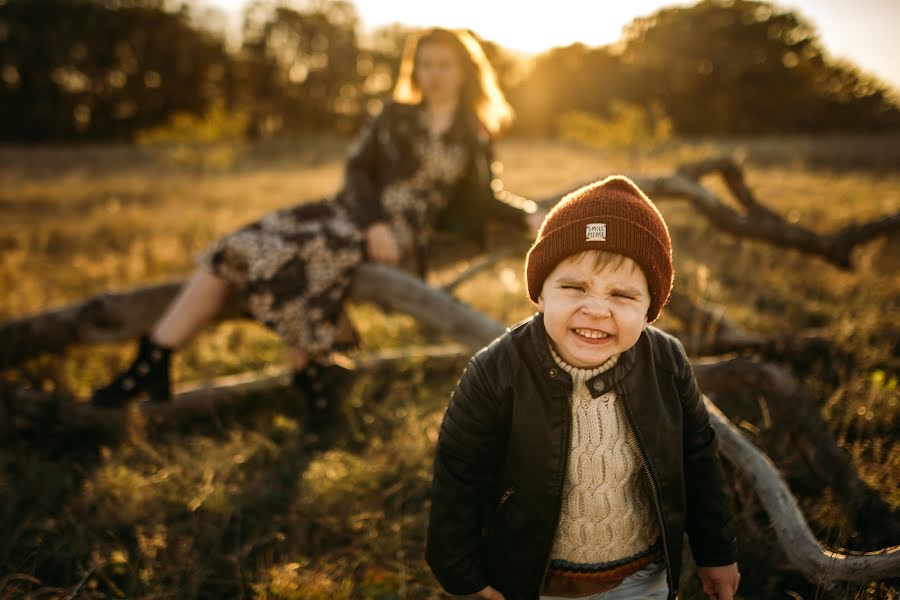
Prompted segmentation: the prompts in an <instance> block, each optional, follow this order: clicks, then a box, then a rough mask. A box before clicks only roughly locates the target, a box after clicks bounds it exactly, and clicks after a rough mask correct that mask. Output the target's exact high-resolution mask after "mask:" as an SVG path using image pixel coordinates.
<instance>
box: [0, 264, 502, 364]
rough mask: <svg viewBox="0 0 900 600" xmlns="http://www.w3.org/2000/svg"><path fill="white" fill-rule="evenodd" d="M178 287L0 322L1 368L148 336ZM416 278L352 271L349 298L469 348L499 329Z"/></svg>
mask: <svg viewBox="0 0 900 600" xmlns="http://www.w3.org/2000/svg"><path fill="white" fill-rule="evenodd" d="M180 286H181V283H179V282H170V283H163V284H159V285H155V286H149V287H144V288H137V289H133V290H130V291H126V292H117V293H109V294H101V295H99V296H95V297H93V298H89V299H87V300H85V301H84V302H81V303H78V304H73V305H71V306H67V307H64V308H61V309H56V310H50V311H46V312H42V313H38V314H36V315H31V316H28V317H23V318H20V319H14V320H12V321H6V322H4V323H0V339H2V340H3V344H2V355H0V369H3V368H10V367H14V366H16V365H19V364H22V363H23V362H25V361H26V360H28V359H30V358H32V357H34V356H37V355H39V354H42V353H48V354H61V353H63V352H65V350H66V349H67V348H69V347H70V346H74V345H80V344H97V343H112V342H125V341H128V340H131V339H134V338H136V337H138V336H139V335H140V334H141V333H144V332H146V331H148V330H149V329H150V328H151V327H152V326H153V324H154V323H155V322H156V321H157V320H158V319H159V317H160V316H161V315H162V313H163V311H164V310H165V309H166V307H167V306H168V304H169V303H170V302H171V301H172V299H173V298H174V297H175V295H176V294H177V293H178V290H179V288H180ZM434 291H435V290H434V288H431V287H429V286H428V285H427V284H426V283H424V282H422V281H421V280H419V279H416V278H414V277H411V276H410V275H407V274H405V273H402V272H401V271H398V270H397V269H392V268H390V267H386V266H384V265H378V264H372V263H367V264H364V265H362V266H360V267H359V268H358V269H357V270H356V275H355V276H354V281H353V285H352V287H351V289H350V298H351V299H352V300H358V301H368V302H374V303H376V304H379V305H381V306H385V307H387V308H389V309H393V310H397V311H400V312H405V313H407V314H409V315H411V316H413V317H415V318H416V319H417V320H419V321H420V322H421V323H423V324H424V325H426V326H429V327H431V328H433V329H435V330H437V331H439V332H441V333H443V334H445V335H449V336H450V337H453V338H454V339H456V340H457V341H458V342H460V343H462V344H465V345H467V346H469V347H471V348H473V349H474V348H479V347H481V346H482V345H483V343H484V342H483V340H484V337H481V336H479V335H476V334H474V333H473V332H481V333H484V332H493V333H484V335H489V336H490V337H488V338H487V339H488V340H490V339H493V337H496V336H497V335H500V334H501V333H503V328H502V327H500V326H499V325H497V324H496V323H494V322H493V321H491V320H490V319H488V318H487V317H485V316H484V315H483V314H481V313H480V312H478V311H476V310H474V309H472V308H470V307H469V306H468V305H466V304H463V303H461V302H459V301H458V300H456V299H455V298H453V297H452V296H450V295H448V294H435V293H433V292H434ZM246 315H247V311H246V309H245V307H244V306H243V305H242V304H241V303H240V301H239V300H238V299H237V298H236V297H232V298H230V299H229V300H228V301H227V302H226V304H225V306H224V307H223V309H222V311H221V312H220V313H219V314H218V315H217V316H216V318H215V320H216V321H224V320H228V319H233V318H238V317H243V316H246Z"/></svg>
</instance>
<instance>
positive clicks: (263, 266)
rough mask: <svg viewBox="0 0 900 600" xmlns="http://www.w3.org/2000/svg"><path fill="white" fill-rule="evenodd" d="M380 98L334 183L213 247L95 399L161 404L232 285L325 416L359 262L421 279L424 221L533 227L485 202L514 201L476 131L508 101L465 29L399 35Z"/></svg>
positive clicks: (453, 227)
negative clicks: (323, 196) (174, 362)
mask: <svg viewBox="0 0 900 600" xmlns="http://www.w3.org/2000/svg"><path fill="white" fill-rule="evenodd" d="M393 96H394V102H392V103H389V104H388V105H387V106H386V107H385V108H384V109H383V110H382V112H381V113H380V114H379V115H378V116H377V117H375V119H374V120H373V121H372V122H371V123H370V125H369V126H368V128H367V130H366V131H365V132H364V133H363V134H362V136H361V137H360V139H359V141H358V142H357V144H356V146H355V147H354V148H353V150H352V152H351V155H350V157H349V159H348V162H347V167H346V173H345V179H344V184H343V187H342V189H341V190H340V192H338V194H337V195H336V196H335V197H334V198H332V199H330V200H323V201H319V202H315V203H310V204H301V205H298V206H295V207H292V208H289V209H286V210H282V211H278V212H275V213H271V214H268V215H266V216H265V217H263V218H262V219H260V220H259V221H257V222H255V223H253V224H251V225H248V226H246V227H244V228H242V229H240V230H238V231H237V232H235V233H232V234H230V235H228V236H226V237H224V238H222V239H220V240H219V241H218V242H216V243H214V244H213V245H212V247H211V248H209V249H208V250H207V251H206V252H205V253H204V254H203V255H202V256H201V258H200V260H199V265H200V266H199V269H198V270H197V271H196V273H195V274H194V275H193V276H192V277H191V278H190V279H189V281H188V282H187V283H186V285H185V286H184V288H183V289H182V291H181V292H180V294H179V296H178V297H177V298H176V299H175V301H174V302H173V303H172V304H171V305H170V307H169V308H168V310H167V311H166V313H165V314H164V315H163V317H162V319H161V320H160V321H159V322H158V323H157V324H156V326H155V327H154V329H153V330H152V332H151V333H150V335H149V336H145V337H143V338H142V339H141V342H140V346H139V348H138V355H137V358H136V359H135V360H134V362H133V363H132V364H131V366H129V367H128V369H126V370H125V371H124V372H122V373H121V374H120V375H118V376H117V377H116V378H115V379H113V381H112V382H111V383H110V384H108V385H107V386H105V387H103V388H100V389H98V390H97V391H95V392H94V394H93V397H92V399H91V401H92V402H93V403H94V404H95V405H99V406H121V405H122V404H124V403H125V402H127V401H129V400H131V399H134V398H137V397H141V396H147V397H148V398H149V400H151V401H157V402H160V401H163V402H164V401H168V400H170V399H171V391H170V381H169V359H170V356H171V353H172V351H173V349H177V348H179V347H181V346H182V345H183V344H185V343H186V342H187V341H188V340H189V339H190V338H191V337H192V336H193V335H194V334H195V333H196V332H197V331H198V330H199V329H200V328H201V327H202V326H203V325H205V324H206V323H207V322H209V320H210V319H211V318H212V317H213V316H214V315H215V314H216V313H217V312H218V311H219V309H220V308H221V307H222V305H223V303H224V301H225V300H226V298H227V297H228V295H229V294H230V293H232V292H237V293H239V294H241V295H242V296H243V298H244V300H245V301H246V305H247V306H248V308H249V309H250V311H251V313H252V314H253V316H254V317H255V318H256V319H258V320H259V321H260V322H262V323H264V324H265V325H267V326H269V327H271V328H272V329H274V330H275V331H276V332H277V333H278V334H279V335H280V336H281V337H282V338H283V339H284V341H285V343H286V344H287V345H288V346H289V347H290V357H291V362H292V367H293V369H294V378H293V381H294V384H295V385H296V386H297V387H298V388H299V389H301V390H302V391H303V392H304V393H305V395H306V397H307V399H308V401H309V403H310V411H311V415H312V416H313V417H316V416H321V417H327V415H328V413H329V409H331V408H332V407H333V405H334V403H333V402H331V400H333V399H334V397H335V396H336V395H337V391H338V388H339V387H340V385H341V383H342V381H343V380H345V379H346V377H345V373H344V371H343V369H341V367H339V366H337V365H334V364H329V362H328V359H329V356H330V354H331V353H332V351H333V350H336V349H338V348H340V347H341V346H342V345H347V342H348V340H347V339H341V338H342V337H343V338H347V337H350V338H351V339H352V334H351V335H350V336H347V335H346V334H345V335H343V336H342V335H341V331H342V330H343V331H346V330H347V329H348V327H347V326H346V322H345V320H344V319H343V315H344V311H343V303H344V300H345V298H346V296H347V292H348V289H349V285H350V282H351V280H352V276H353V272H354V269H355V268H356V267H357V266H358V265H359V264H361V263H362V262H364V261H366V260H372V261H377V262H381V263H385V264H389V265H397V264H400V263H403V264H406V265H410V264H411V265H412V266H414V268H415V269H416V270H417V271H418V272H419V273H420V274H423V275H424V269H425V258H426V253H427V249H428V246H429V242H430V238H431V233H432V231H433V230H434V229H435V228H441V229H445V230H450V231H454V232H456V233H460V234H463V235H467V234H468V235H472V234H474V233H478V232H479V231H480V228H481V226H482V225H483V223H484V221H485V220H487V219H492V218H494V219H501V220H506V221H510V220H512V221H515V222H518V223H528V224H529V225H532V226H533V227H535V228H536V226H537V224H538V222H539V215H532V214H529V212H528V210H526V209H525V208H514V207H513V206H512V205H511V204H508V203H505V202H502V201H499V200H500V198H501V197H502V198H503V199H504V200H511V199H512V200H514V199H515V197H513V196H512V195H511V194H509V192H505V191H503V190H502V186H500V185H499V182H495V181H492V178H491V161H492V157H491V144H490V141H491V138H492V137H495V136H496V135H498V134H499V133H500V132H502V130H503V129H504V128H505V127H506V126H507V125H508V124H509V122H510V121H511V116H512V110H511V109H510V107H509V104H508V103H507V102H506V100H505V98H504V97H503V94H502V92H501V91H500V89H499V87H498V86H497V81H496V76H495V74H494V71H493V69H492V68H491V66H490V64H489V63H488V61H487V59H486V57H485V55H484V52H483V51H482V49H481V47H480V46H479V44H478V42H477V41H476V40H475V39H474V38H473V37H472V36H471V35H470V34H468V33H466V32H462V31H449V30H445V29H431V30H427V31H425V32H423V33H421V34H419V35H417V36H414V37H412V38H410V40H409V41H408V43H407V46H406V48H405V50H404V55H403V59H402V61H401V66H400V73H399V76H398V81H397V85H396V87H395V89H394V95H393ZM527 204H528V203H527V201H526V202H519V205H520V207H524V206H527ZM532 212H533V210H532ZM342 323H343V327H342Z"/></svg>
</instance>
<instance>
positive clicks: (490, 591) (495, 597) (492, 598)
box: [478, 586, 506, 600]
mask: <svg viewBox="0 0 900 600" xmlns="http://www.w3.org/2000/svg"><path fill="white" fill-rule="evenodd" d="M478 595H479V596H480V597H482V598H487V600H506V598H504V597H503V594H501V593H500V592H498V591H497V590H495V589H494V588H492V587H491V586H486V587H485V588H484V589H483V590H481V591H480V592H478Z"/></svg>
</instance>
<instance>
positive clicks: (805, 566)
mask: <svg viewBox="0 0 900 600" xmlns="http://www.w3.org/2000/svg"><path fill="white" fill-rule="evenodd" d="M704 402H705V403H706V408H707V410H708V411H709V414H710V419H711V422H712V426H713V428H714V429H715V430H716V434H717V435H718V436H719V448H720V450H721V452H722V454H723V455H724V456H725V458H726V459H727V460H728V461H729V462H730V463H731V464H733V465H734V467H735V468H736V469H737V470H738V471H740V472H741V473H742V474H743V475H744V476H745V477H747V478H748V479H749V480H750V482H751V484H752V486H753V489H754V491H755V492H756V493H757V495H758V496H759V498H760V501H761V502H762V504H763V507H764V508H765V510H766V513H767V514H768V515H769V518H770V519H771V521H772V528H773V529H774V530H775V535H776V536H777V537H778V541H779V546H780V547H781V549H782V550H783V551H784V553H785V554H786V555H787V557H788V559H789V560H790V561H791V563H792V564H793V565H794V566H795V567H796V568H797V569H798V570H799V571H800V572H801V573H803V576H804V577H806V579H807V580H808V581H810V582H813V583H817V584H818V583H825V584H828V583H831V582H837V581H847V582H852V583H867V582H870V581H873V580H882V579H891V578H894V577H897V573H900V546H894V547H892V548H884V549H882V550H878V551H876V552H867V553H862V554H843V553H839V552H833V551H831V550H825V549H824V548H822V546H821V544H819V542H818V541H817V540H816V538H815V536H814V535H813V533H812V531H811V530H810V528H809V525H807V523H806V519H805V518H804V516H803V513H802V512H801V510H800V507H799V506H798V505H797V500H796V499H795V498H794V496H793V495H792V494H791V492H790V490H789V489H788V487H787V485H786V484H785V483H784V480H783V479H782V478H781V475H780V474H779V473H778V470H777V469H776V468H775V466H774V465H773V464H772V462H771V461H770V460H769V459H768V458H767V457H766V455H765V454H763V453H762V452H760V451H759V450H758V449H757V448H756V447H755V446H754V445H753V444H751V443H750V442H749V441H747V439H746V438H744V436H743V435H742V434H741V432H740V431H739V430H738V429H737V427H735V426H734V425H733V424H732V423H731V421H729V420H728V417H726V416H725V415H724V414H722V412H721V411H720V410H719V409H718V408H717V407H716V405H715V404H713V402H712V401H711V400H710V399H709V398H704Z"/></svg>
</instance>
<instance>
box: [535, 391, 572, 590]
mask: <svg viewBox="0 0 900 600" xmlns="http://www.w3.org/2000/svg"><path fill="white" fill-rule="evenodd" d="M566 410H567V411H568V418H569V427H568V429H566V443H565V445H564V446H563V448H564V449H565V451H564V452H563V467H562V469H561V471H562V477H560V478H559V486H558V488H557V489H558V490H559V493H558V494H557V498H559V504H558V505H557V507H556V516H555V517H554V518H553V533H552V534H551V535H550V544H549V546H548V547H547V558H546V560H544V574H543V575H541V585H540V587H538V595H540V591H541V590H542V589H543V588H544V580H545V579H547V570H548V569H549V568H550V554H551V553H552V552H553V536H554V535H556V528H557V527H559V519H560V517H561V516H562V492H563V488H564V487H565V485H566V474H567V472H568V470H569V444H571V443H572V439H571V438H572V419H573V417H572V395H571V394H566Z"/></svg>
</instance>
